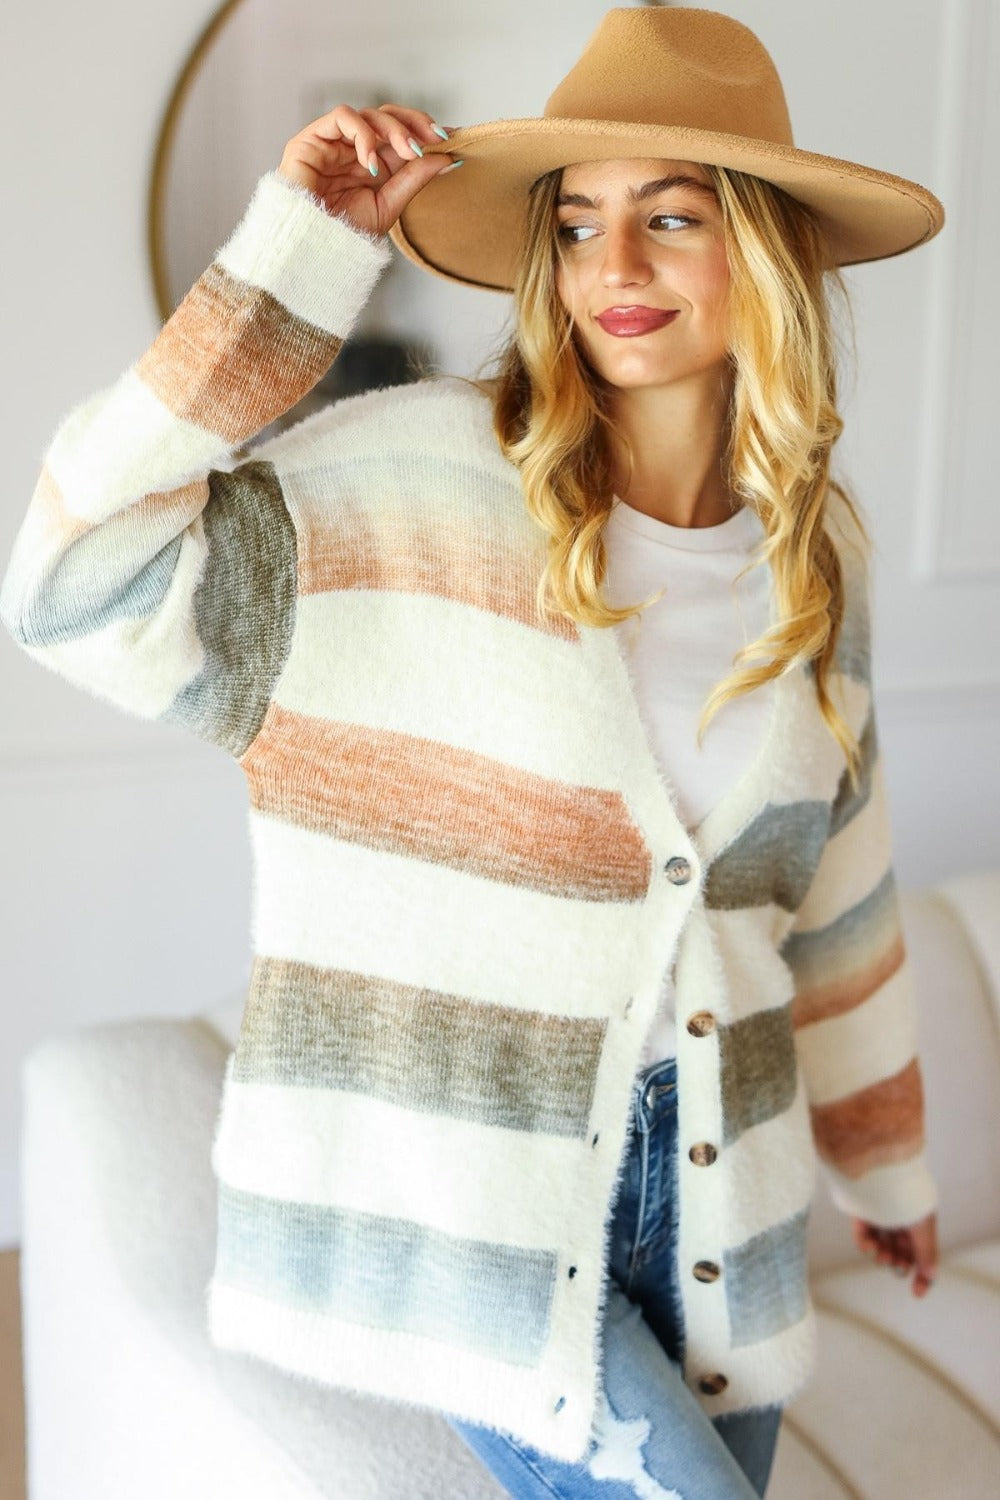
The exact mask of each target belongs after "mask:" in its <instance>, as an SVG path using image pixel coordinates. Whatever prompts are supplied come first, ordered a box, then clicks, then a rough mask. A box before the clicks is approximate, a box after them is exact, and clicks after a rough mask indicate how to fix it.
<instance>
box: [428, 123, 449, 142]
mask: <svg viewBox="0 0 1000 1500" xmlns="http://www.w3.org/2000/svg"><path fill="white" fill-rule="evenodd" d="M431 129H432V130H434V131H436V132H437V134H438V135H439V136H440V137H441V139H442V140H443V141H446V140H447V139H448V132H447V130H445V128H444V126H443V125H432V126H431Z"/></svg>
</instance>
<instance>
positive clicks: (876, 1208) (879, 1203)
mask: <svg viewBox="0 0 1000 1500" xmlns="http://www.w3.org/2000/svg"><path fill="white" fill-rule="evenodd" d="M820 1172H821V1175H822V1177H823V1179H824V1181H825V1183H826V1186H827V1191H828V1192H829V1194H830V1198H831V1199H832V1201H833V1203H834V1204H835V1205H836V1206H837V1208H839V1209H840V1210H841V1211H842V1212H843V1213H845V1214H849V1215H851V1216H854V1217H857V1218H861V1219H870V1220H871V1222H872V1223H876V1224H889V1225H893V1226H895V1225H905V1224H915V1223H916V1222H917V1221H918V1219H923V1218H926V1216H927V1215H928V1214H929V1213H931V1212H932V1211H933V1210H935V1209H936V1208H937V1206H938V1188H937V1183H936V1181H935V1179H934V1177H933V1176H932V1175H931V1172H930V1168H929V1166H928V1164H927V1157H926V1153H925V1152H923V1151H918V1153H917V1154H916V1156H913V1157H910V1158H908V1159H907V1160H906V1161H897V1162H890V1163H889V1164H888V1165H886V1166H883V1167H873V1168H872V1170H871V1171H870V1172H866V1173H865V1175H864V1176H863V1177H845V1176H844V1175H843V1174H842V1173H840V1172H838V1171H836V1169H835V1168H834V1167H832V1166H831V1165H830V1163H829V1162H826V1161H821V1162H820Z"/></svg>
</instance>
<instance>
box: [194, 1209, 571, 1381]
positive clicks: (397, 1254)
mask: <svg viewBox="0 0 1000 1500" xmlns="http://www.w3.org/2000/svg"><path fill="white" fill-rule="evenodd" d="M427 1191H428V1195H433V1191H434V1187H433V1182H432V1181H429V1182H428V1185H427ZM557 1264H558V1258H557V1256H556V1254H555V1252H553V1251H551V1250H539V1249H522V1248H521V1247H519V1246H516V1245H500V1244H494V1243H492V1242H490V1241H487V1240H474V1239H467V1238H460V1237H458V1236H456V1235H449V1234H445V1233H443V1232H442V1231H440V1230H436V1229H431V1228H428V1226H427V1225H426V1224H417V1223H414V1222H413V1221H412V1220H409V1219H397V1218H392V1217H390V1216H388V1215H384V1214H366V1213H361V1212H358V1211H356V1210H352V1209H347V1208H339V1207H328V1206H326V1205H324V1204H315V1203H299V1202H294V1201H283V1200H281V1199H277V1198H266V1197H261V1196H258V1195H257V1194H254V1193H247V1192H243V1191H242V1190H240V1189H238V1188H234V1187H232V1186H231V1185H230V1184H228V1183H226V1182H220V1183H219V1195H218V1234H217V1239H216V1265H215V1275H216V1277H217V1278H218V1279H219V1280H220V1281H221V1282H224V1283H225V1284H226V1285H228V1286H232V1287H236V1288H238V1289H239V1290H241V1291H245V1292H249V1293H251V1294H252V1295H254V1296H258V1297H262V1298H264V1299H265V1300H266V1301H273V1302H276V1303H278V1304H279V1305H280V1306H281V1307H286V1308H287V1307H294V1308H299V1309H301V1310H302V1311H304V1312H307V1313H317V1314H320V1315H325V1316H327V1317H331V1318H338V1319H341V1320H343V1321H344V1322H346V1323H355V1324H361V1325H362V1326H363V1327H366V1328H380V1329H390V1330H392V1331H393V1332H394V1333H409V1334H415V1335H417V1336H419V1337H421V1338H428V1339H435V1340H437V1342H438V1343H442V1344H449V1345H451V1346H452V1347H456V1346H457V1347H461V1348H465V1349H471V1350H473V1351H475V1352H476V1353H478V1354H482V1355H485V1356H488V1357H489V1358H492V1359H502V1360H507V1361H508V1362H509V1363H511V1364H517V1365H528V1366H531V1365H537V1364H538V1361H539V1359H540V1358H541V1356H542V1354H543V1353H544V1350H545V1346H546V1341H547V1338H548V1333H549V1318H550V1313H551V1308H552V1298H553V1293H554V1290H555V1278H556V1270H557Z"/></svg>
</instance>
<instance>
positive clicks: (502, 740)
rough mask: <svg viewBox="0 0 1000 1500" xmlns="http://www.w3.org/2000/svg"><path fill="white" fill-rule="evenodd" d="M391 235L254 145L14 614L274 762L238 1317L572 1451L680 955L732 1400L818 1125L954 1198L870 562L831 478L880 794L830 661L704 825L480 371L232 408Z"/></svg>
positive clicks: (266, 772) (72, 658)
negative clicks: (833, 724) (595, 621)
mask: <svg viewBox="0 0 1000 1500" xmlns="http://www.w3.org/2000/svg"><path fill="white" fill-rule="evenodd" d="M390 255H391V251H390V248H389V245H388V243H387V242H386V241H385V240H384V239H381V240H380V239H378V238H376V237H374V236H369V235H367V234H365V233H363V232H361V231H360V230H357V229H355V228H354V227H353V226H351V225H350V224H349V223H348V222H347V221H345V220H342V219H338V218H336V217H335V216H333V215H331V214H329V213H327V212H326V211H325V210H324V209H323V208H322V206H321V204H320V203H319V200H318V199H316V198H313V197H312V195H311V194H309V193H308V192H307V191H305V190H304V189H302V188H299V187H296V186H293V185H292V184H290V183H288V182H286V181H285V180H284V179H283V178H281V177H279V176H278V175H277V174H276V173H269V174H268V175H266V176H264V177H262V178H261V180H260V181H259V182H258V184H257V186H256V189H255V192H254V195H253V197H252V199H251V201H250V204H249V206H248V208H247V211H246V213H245V215H244V217H243V219H242V220H241V222H240V224H239V225H238V226H237V228H236V229H235V231H234V232H233V234H232V235H231V237H230V239H229V240H228V242H227V243H226V244H225V245H224V246H223V247H222V248H221V249H220V250H219V252H218V253H217V255H216V257H215V259H214V260H213V262H212V264H211V265H210V266H209V268H208V269H207V270H206V271H205V272H204V274H203V275H202V276H201V277H200V278H199V279H198V281H197V282H196V283H195V285H194V287H193V288H192V289H191V291H190V292H189V293H188V295H187V297H186V298H185V299H184V301H183V302H182V303H181V305H180V306H179V307H178V308H177V310H176V311H175V312H174V314H173V316H172V317H171V318H170V319H169V320H168V321H167V323H166V324H165V325H164V327H163V329H162V330H161V332H160V333H159V334H158V336H157V337H156V338H155V340H154V341H153V343H152V345H151V346H150V348H149V349H148V350H147V351H146V352H145V353H144V354H143V355H142V357H141V358H140V359H139V360H138V361H137V362H136V363H135V364H134V365H133V366H131V367H130V368H129V370H128V371H127V372H126V373H125V374H123V375H122V376H121V377H120V379H119V380H118V381H117V383H115V384H114V385H112V386H111V387H110V388H108V389H107V390H104V391H101V392H99V393H98V394H96V395H94V396H92V397H91V398H90V399H89V400H86V401H84V402H83V403H82V404H81V405H79V406H78V407H77V408H76V409H75V410H73V411H72V412H70V414H69V415H68V416H66V417H65V419H64V421H63V422H62V424H61V426H59V428H58V429H57V431H56V433H55V436H54V438H53V439H52V441H51V444H50V446H49V448H48V450H47V452H46V455H45V460H44V464H43V467H42V470H41V474H40V477H39V479H38V483H37V488H36V490H35V493H34V495H33V498H32V500H31V503H30V507H29V509H28V513H27V516H26V518H25V520H24V522H23V524H22V526H21V530H20V532H19V534H18V536H17V539H16V542H15V546H14V550H13V553H12V556H11V559H10V562H9V566H8V569H7V572H6V576H5V578H4V581H3V587H2V592H0V612H2V618H3V621H4V623H5V625H6V627H7V629H8V630H9V631H10V632H11V633H12V634H13V636H14V637H15V639H16V640H17V641H18V642H20V644H21V645H22V646H23V648H24V649H25V650H26V651H27V652H28V653H29V654H30V655H31V656H32V657H34V658H35V659H36V660H37V661H38V662H40V663H42V664H43V665H45V666H47V667H50V668H52V669H54V670H55V671H57V672H59V673H61V674H63V675H64V676H65V677H66V678H68V679H69V680H70V681H71V682H73V683H76V684H79V685H80V686H82V687H84V688H85V689H87V690H89V691H91V692H93V693H95V694H97V695H99V696H101V697H103V698H105V699H107V700H110V701H111V702H112V703H114V704H116V705H118V706H119V707H120V708H122V709H124V710H126V711H128V712H130V713H133V714H137V715H139V716H142V717H144V718H146V719H163V720H172V721H175V722H178V723H181V724H183V725H186V726H188V728H189V729H190V730H191V731H193V732H194V733H195V734H197V735H200V736H202V737H204V738H206V739H208V740H210V741H212V742H213V743H215V744H216V745H219V746H221V747H223V748H224V749H225V750H227V751H228V752H229V753H230V754H231V755H233V756H235V757H236V758H237V760H238V761H239V764H240V765H241V766H242V768H243V770H244V772H245V774H246V784H247V789H248V796H249V818H250V829H251V839H252V850H253V858H254V871H255V881H254V909H253V940H254V954H255V957H254V963H253V969H252V977H251V983H250V987H249V993H248V996H247V1001H246V1008H245V1012H244V1016H243V1022H242V1028H241V1032H240V1035H239V1039H238V1044H237V1046H236V1048H235V1051H233V1052H232V1053H231V1054H230V1055H229V1057H228V1061H227V1066H226V1074H225V1082H224V1090H223V1095H222V1099H221V1103H220V1110H219V1116H218V1121H217V1128H216V1134H215V1139H214V1142H213V1150H212V1163H213V1168H214V1171H215V1173H216V1175H217V1179H218V1226H217V1254H216V1261H215V1265H214V1268H213V1274H212V1277H211V1280H210V1283H209V1284H208V1286H207V1288H206V1317H207V1324H208V1328H209V1332H210V1336H211V1338H212V1340H213V1341H214V1342H215V1344H216V1345H218V1346H219V1347H223V1348H226V1349H230V1350H241V1351H245V1352H246V1353H248V1354H250V1355H253V1356H256V1357H257V1358H260V1359H263V1360H265V1361H268V1362H270V1363H271V1364H273V1365H276V1366H279V1367H281V1368H282V1369H284V1370H285V1371H287V1372H289V1374H291V1375H294V1376H297V1377H303V1378H307V1379H311V1380H316V1381H319V1382H322V1383H327V1384H330V1385H334V1386H339V1387H343V1388H349V1389H351V1390H354V1391H359V1392H367V1393H371V1394H372V1395H376V1396H381V1397H387V1398H390V1399H394V1400H399V1401H406V1402H414V1403H417V1404H419V1405H423V1406H429V1407H432V1408H436V1409H438V1410H443V1411H445V1412H448V1413H451V1414H454V1415H456V1416H458V1417H460V1418H463V1419H465V1420H468V1421H474V1422H480V1423H485V1424H487V1425H490V1426H493V1427H498V1428H502V1429H505V1430H507V1431H510V1432H513V1433H514V1434H516V1435H518V1436H519V1437H520V1438H521V1439H523V1440H526V1441H528V1442H530V1443H532V1444H534V1445H535V1446H537V1447H538V1448H540V1449H541V1450H542V1451H545V1452H548V1453H551V1454H552V1455H554V1456H557V1457H560V1458H563V1459H566V1460H571V1461H573V1460H579V1459H581V1458H582V1457H583V1456H584V1455H585V1452H586V1449H587V1443H588V1440H589V1436H590V1433H591V1428H592V1418H593V1415H594V1412H595V1405H596V1395H597V1389H598V1383H599V1381H600V1379H601V1340H600V1318H601V1312H602V1308H603V1305H604V1298H605V1294H606V1288H607V1283H606V1272H605V1264H606V1257H607V1251H608V1232H609V1229H610V1217H611V1209H612V1207H613V1199H614V1195H615V1192H616V1190H617V1188H618V1185H619V1181H620V1170H621V1167H622V1164H623V1159H624V1154H625V1150H626V1145H627V1135H628V1128H629V1111H630V1103H631V1096H632V1088H633V1082H634V1079H635V1076H636V1071H637V1065H638V1059H639V1056H640V1052H641V1046H642V1041H643V1036H644V1033H645V1031H646V1029H647V1027H648V1025H649V1023H650V1021H651V1018H652V1016H653V1013H654V1009H655V1006H656V1003H657V997H658V993H659V990H660V985H661V980H662V976H663V973H664V971H665V969H666V968H667V966H668V965H669V964H670V962H671V961H672V960H674V959H676V972H675V980H676V993H677V1020H678V1043H677V1045H678V1053H677V1064H678V1069H679V1076H680V1080H681V1081H680V1088H679V1098H678V1106H679V1131H680V1136H679V1141H680V1188H679V1196H680V1202H679V1268H680V1280H681V1288H682V1293H683V1303H684V1315H685V1320H686V1349H685V1366H684V1378H685V1381H686V1382H687V1384H688V1386H689V1387H690V1389H691V1390H692V1392H693V1393H694V1395H695V1396H696V1398H697V1399H698V1400H699V1402H700V1403H701V1404H702V1406H703V1408H704V1410H705V1411H706V1412H708V1413H709V1414H710V1415H713V1416H714V1415H716V1414H719V1413H723V1412H729V1411H736V1410H740V1409H743V1408H747V1407H751V1406H754V1405H759V1404H763V1403H768V1402H775V1401H786V1400H788V1398H789V1397H791V1396H792V1395H793V1394H794V1393H795V1392H796V1391H797V1390H798V1389H799V1388H800V1387H801V1386H802V1385H803V1384H804V1383H805V1381H806V1380H807V1378H808V1377H809V1374H810V1371H811V1369H812V1366H813V1361H814V1352H815V1351H814V1340H815V1318H814V1311H813V1307H812V1304H811V1301H810V1296H809V1289H808V1284H807V1267H806V1224H807V1216H808V1213H809V1205H810V1200H811V1197H812V1194H813V1191H814V1186H815V1180H816V1176H817V1168H818V1166H820V1167H821V1169H822V1171H823V1173H824V1174H825V1176H826V1178H827V1180H828V1183H829V1187H830V1190H831V1192H832V1195H833V1197H834V1199H835V1201H836V1203H837V1204H838V1205H839V1207H840V1208H841V1209H842V1210H844V1211H845V1212H846V1213H850V1214H855V1215H858V1216H861V1217H864V1218H867V1219H869V1220H871V1221H873V1222H875V1223H879V1224H883V1225H896V1224H905V1223H910V1222H914V1221H915V1220H916V1219H918V1218H921V1217H923V1216H924V1215H925V1214H927V1213H928V1212H929V1211H930V1210H931V1209H932V1208H933V1207H934V1206H935V1203H936V1191H935V1184H934V1181H933V1179H932V1177H931V1175H930V1173H929V1171H928V1167H927V1163H926V1160H925V1156H924V1150H923V1147H924V1138H923V1097H922V1086H921V1074H920V1068H919V1062H918V1057H917V1054H916V1031H915V1010H914V1005H913V996H912V982H911V974H910V969H909V967H908V960H907V955H906V952H905V949H904V944H903V936H902V932H901V926H900V913H899V903H898V898H897V889H896V884H895V881H894V876H893V869H892V863H891V849H890V830H889V823H888V817H887V802H886V793H885V787H884V783H883V777H882V766H881V761H880V758H879V751H878V741H877V737H876V724H875V717H874V711H873V703H872V694H871V673H870V666H871V652H870V638H869V603H868V581H867V572H866V569H865V566H864V563H863V558H862V556H861V554H860V553H858V552H857V551H856V550H855V549H854V548H853V547H851V546H849V545H848V541H847V532H846V529H845V527H844V526H843V524H842V523H841V521H838V519H837V516H838V510H837V507H840V506H841V505H842V503H841V502H839V501H837V500H836V497H832V498H831V501H830V509H829V511H828V516H827V522H826V524H827V526H828V527H829V528H830V531H831V535H834V536H836V537H837V538H839V543H838V545H840V546H841V548H842V552H843V557H844V563H845V571H846V577H847V588H848V608H847V618H846V621H845V626H844V630H843V632H842V636H841V640H840V643H839V653H838V661H837V668H838V671H837V674H836V676H835V678H834V680H833V687H834V690H835V691H836V692H838V693H839V700H838V701H839V702H840V704H841V707H842V708H843V710H844V712H845V713H846V715H847V718H848V720H849V722H850V723H851V724H852V726H853V727H854V728H855V730H856V731H857V732H859V733H860V735H861V743H862V746H863V750H864V774H863V777H862V784H861V789H860V791H859V793H858V794H857V795H855V794H853V793H852V791H851V789H850V786H849V783H848V781H847V778H846V773H845V761H844V757H843V754H842V752H841V750H840V747H839V745H838V744H837V742H836V741H835V739H834V738H833V736H832V735H831V734H830V732H829V731H828V730H827V729H826V727H825V725H824V723H823V721H822V719H821V717H820V714H819V711H818V708H817V706H816V701H815V692H814V682H813V677H812V672H811V666H810V664H808V663H807V664H802V665H798V666H796V667H795V668H793V669H792V670H790V671H788V672H786V673H785V674H784V675H783V676H782V677H781V678H780V679H778V681H777V683H776V691H775V694H774V700H773V703H774V706H773V713H772V717H771V721H770V726H769V730H768V733H767V736H766V742H765V743H764V745H763V747H762V749H761V751H760V753H759V755H758V756H757V758H756V760H755V761H754V762H753V764H752V765H751V766H750V767H749V769H748V770H747V771H746V772H745V774H743V775H742V776H741V777H740V778H739V779H738V780H737V782H736V783H735V784H734V785H733V786H732V787H731V788H730V789H729V791H728V793H727V794H726V795H725V796H724V797H723V798H722V800H721V801H720V802H719V803H718V804H717V805H716V806H715V807H714V808H713V809H712V811H711V812H710V813H709V814H708V815H707V816H706V817H705V818H704V819H703V820H702V822H701V823H700V824H699V825H698V826H697V827H696V828H695V829H694V830H693V831H692V832H691V833H690V834H689V833H688V832H687V831H686V830H685V828H684V827H683V825H682V823H681V822H680V820H679V818H678V815H677V812H676V810H675V805H674V801H673V796H672V791H671V787H670V785H669V783H668V781H667V780H666V778H665V777H664V775H663V774H662V772H661V770H660V768H659V767H658V765H657V763H656V761H655V760H654V756H653V753H652V750H651V745H650V740H649V736H648V734H647V731H646V728H645V725H644V723H643V721H642V719H641V717H640V712H639V709H638V704H637V699H636V695H635V689H634V683H633V681H632V680H631V678H630V676H629V672H630V669H629V668H628V667H627V665H626V661H625V658H624V657H623V655H622V654H621V651H620V649H619V645H618V633H617V632H616V631H613V630H610V629H596V628H590V627H578V626H577V625H575V624H574V623H572V622H571V621H569V620H567V619H565V618H563V617H560V618H557V619H555V620H550V621H548V622H546V623H543V622H541V621H540V620H539V619H538V618H537V616H536V613H535V605H534V601H535V589H536V584H537V581H538V577H539V572H540V569H541V567H542V565H543V562H544V558H545V544H546V538H545V536H544V534H543V532H542V531H541V529H540V528H539V527H538V526H537V525H536V524H535V523H534V522H533V521H532V520H531V519H530V517H529V516H528V514H527V510H526V507H525V506H524V503H523V497H522V492H521V489H520V483H519V476H518V474H517V471H516V470H515V469H514V467H513V466H512V465H510V464H509V463H508V461H507V460H506V459H505V458H504V457H503V455H502V454H501V452H500V450H499V447H498V445H497V443H496V440H495V437H494V435H493V431H492V425H491V411H490V404H489V402H488V400H487V399H486V398H485V397H484V396H483V395H482V394H481V393H480V392H479V391H477V390H476V389H475V388H474V387H472V386H471V385H469V384H467V383H465V382H463V381H461V380H458V379H457V378H454V377H438V378H434V379H430V380H425V381H422V382H419V383H416V384H414V385H410V386H405V387H401V388H397V389H387V390H378V391H375V392H367V393H365V394H363V395H360V396H356V397H352V398H350V399H346V400H342V401H340V402H338V403H336V404H335V405H333V406H331V407H327V408H326V409H323V410H321V411H319V412H317V413H315V414H314V415H313V416H311V417H309V418H307V419H306V420H305V421H303V422H301V423H299V424H298V425H297V426H295V427H293V428H291V429H288V430H286V431H284V432H282V433H280V434H279V435H278V436H276V437H271V438H269V439H266V440H265V441H263V442H261V443H259V444H258V446H257V447H256V448H249V449H248V448H246V447H245V445H246V443H247V441H248V440H249V439H250V438H251V437H253V436H254V435H255V434H260V432H261V430H262V428H264V427H265V426H267V425H268V424H269V423H271V422H272V421H273V420H274V419H275V418H276V417H278V416H279V415H280V414H282V413H283V412H285V411H287V410H288V409H289V408H290V407H291V406H292V405H293V404H294V403H295V402H296V401H297V400H298V399H300V398H301V397H302V396H303V395H304V394H305V393H306V392H308V391H309V390H310V389H311V388H312V387H313V386H314V385H315V383H316V381H317V380H318V378H319V377H320V375H321V374H322V373H323V372H324V371H325V370H326V369H327V367H328V366H329V364H330V362H331V360H332V359H333V358H334V357H335V356H336V354H337V351H338V349H339V348H340V346H341V343H342V341H343V339H344V338H345V337H346V336H347V335H348V334H349V333H350V330H351V327H352V325H353V323H354V321H355V320H356V318H357V316H358V314H359V313H360V311H361V309H362V307H363V305H364V303H365V301H366V298H367V297H368V296H369V294H370V291H371V289H372V287H373V285H374V284H375V282H376V280H377V278H378V276H379V275H380V273H381V271H382V269H383V267H384V266H385V264H386V262H387V261H388V259H389V258H390ZM241 445H243V455H242V458H241V459H239V461H238V454H237V450H238V449H239V448H240V447H241ZM722 711H723V712H725V710H724V709H723V710H722ZM817 1158H818V1161H817ZM706 1260H709V1261H712V1262H714V1264H715V1265H716V1266H717V1267H718V1269H719V1272H720V1274H719V1275H718V1276H717V1277H716V1278H715V1279H714V1280H710V1281H704V1280H701V1279H699V1277H698V1276H697V1275H695V1274H693V1271H694V1268H695V1267H696V1266H697V1265H698V1263H699V1262H704V1261H706Z"/></svg>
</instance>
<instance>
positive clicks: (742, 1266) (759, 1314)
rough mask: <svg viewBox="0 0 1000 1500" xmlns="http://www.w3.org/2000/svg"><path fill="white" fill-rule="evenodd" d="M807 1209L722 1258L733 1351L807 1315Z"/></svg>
mask: <svg viewBox="0 0 1000 1500" xmlns="http://www.w3.org/2000/svg"><path fill="white" fill-rule="evenodd" d="M808 1222H809V1206H808V1205H807V1206H806V1207H805V1208H803V1209H800V1211H799V1212H798V1213H797V1214H793V1215H792V1216H791V1217H790V1218H788V1219H784V1220H783V1221H782V1222H781V1223H780V1224H775V1225H774V1226H773V1227H772V1228H770V1229H765V1230H763V1231H762V1232H761V1233H760V1234H755V1235H754V1236H753V1237H752V1238H751V1239H749V1240H744V1241H743V1243H742V1244H741V1245H736V1246H734V1247H733V1248H732V1249H730V1250H724V1251H723V1254H722V1275H723V1281H724V1283H725V1288H726V1306H727V1308H728V1310H729V1326H730V1329H731V1331H732V1341H733V1347H734V1348H740V1347H742V1346H743V1345H746V1344H756V1343H759V1342H760V1341H761V1340H762V1339H770V1338H773V1337H774V1336H775V1334H778V1333H781V1332H782V1331H783V1330H784V1329H786V1328H791V1327H792V1326H793V1324H795V1323H801V1321H802V1319H803V1318H804V1317H805V1316H806V1311H807V1306H806V1296H807V1289H808V1284H809V1277H808V1266H807V1264H806V1229H807V1225H808Z"/></svg>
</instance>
